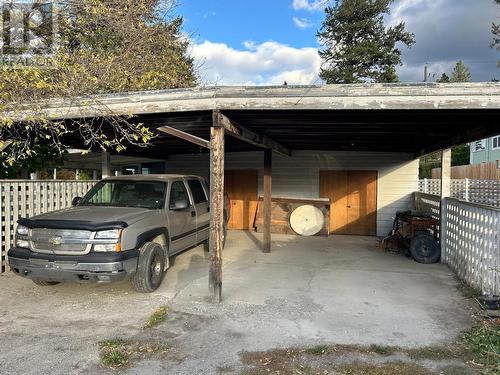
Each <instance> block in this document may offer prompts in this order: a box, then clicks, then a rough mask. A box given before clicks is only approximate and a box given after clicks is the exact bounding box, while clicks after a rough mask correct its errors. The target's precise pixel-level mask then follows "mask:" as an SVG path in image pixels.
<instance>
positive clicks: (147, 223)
mask: <svg viewBox="0 0 500 375" xmlns="http://www.w3.org/2000/svg"><path fill="white" fill-rule="evenodd" d="M208 197H209V189H208V187H207V184H206V182H205V181H204V180H203V179H202V178H201V177H198V176H185V175H135V176H118V177H111V178H106V179H104V180H102V181H100V182H98V183H97V184H96V185H95V186H94V187H93V188H92V189H91V190H90V191H89V192H88V193H87V194H86V195H85V196H84V197H83V198H81V197H75V198H74V199H73V202H72V203H73V206H72V207H70V208H66V209H63V210H58V211H54V212H50V213H46V214H42V215H38V216H34V217H31V218H22V219H20V220H18V226H17V230H16V238H15V246H14V247H13V248H11V249H10V250H9V251H8V253H7V255H8V264H9V266H10V268H11V269H12V270H13V271H14V272H15V273H16V274H17V275H20V276H23V277H27V278H30V279H32V280H33V282H34V283H35V284H38V285H55V284H58V283H60V282H63V281H76V282H111V281H116V280H122V279H124V278H127V277H129V278H130V279H131V282H132V286H133V287H134V288H135V289H136V290H137V291H139V292H146V293H147V292H152V291H154V290H156V289H157V288H158V287H159V286H160V284H161V282H162V280H163V277H164V275H165V272H166V271H167V269H168V268H169V267H170V257H171V256H173V255H175V254H178V253H179V252H181V251H184V250H186V249H189V248H192V247H194V246H197V245H199V244H203V245H204V247H205V250H208V233H209V221H210V206H209V200H208ZM229 214H230V212H229V204H228V199H227V196H226V197H225V207H224V237H223V243H225V238H226V231H227V229H226V228H227V221H228V219H229Z"/></svg>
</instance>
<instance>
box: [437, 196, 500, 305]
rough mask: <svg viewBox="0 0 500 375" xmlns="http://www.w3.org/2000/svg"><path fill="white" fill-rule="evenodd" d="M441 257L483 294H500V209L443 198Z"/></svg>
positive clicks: (458, 274)
mask: <svg viewBox="0 0 500 375" xmlns="http://www.w3.org/2000/svg"><path fill="white" fill-rule="evenodd" d="M444 205H445V211H444V218H445V221H444V226H445V227H444V239H443V241H442V244H443V245H442V250H441V251H442V261H443V263H445V264H447V265H448V266H449V267H450V268H451V269H452V270H453V271H454V272H455V273H456V274H457V276H458V277H459V278H460V279H461V280H462V281H464V282H466V283H467V284H468V285H470V286H472V287H475V288H478V289H479V290H481V291H482V293H483V294H484V295H489V296H493V295H500V210H499V209H496V208H488V207H484V206H480V205H476V204H471V203H466V202H463V201H460V200H458V199H453V198H446V199H445V203H444Z"/></svg>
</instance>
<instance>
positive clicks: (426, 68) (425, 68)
mask: <svg viewBox="0 0 500 375" xmlns="http://www.w3.org/2000/svg"><path fill="white" fill-rule="evenodd" d="M428 69H429V68H428V67H427V64H425V67H424V82H427V77H429V75H428V73H427V72H428Z"/></svg>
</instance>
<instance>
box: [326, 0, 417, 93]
mask: <svg viewBox="0 0 500 375" xmlns="http://www.w3.org/2000/svg"><path fill="white" fill-rule="evenodd" d="M392 2H393V0H339V1H338V2H336V4H335V5H334V6H330V7H327V8H326V9H325V13H326V18H325V21H324V22H323V25H322V27H321V30H320V31H319V32H318V36H319V38H320V40H321V41H322V43H323V46H324V49H323V50H321V51H320V52H319V54H320V56H321V57H322V59H323V62H324V66H325V67H324V68H322V69H321V72H320V76H321V78H322V79H324V80H325V81H326V82H327V83H359V82H364V81H374V82H397V81H398V77H397V75H396V70H395V67H396V66H398V65H401V51H400V50H399V48H397V47H396V43H398V42H401V43H403V44H405V45H406V46H408V47H410V46H412V45H413V44H414V43H415V39H414V35H413V34H411V33H409V32H407V31H406V30H405V23H404V22H401V23H399V24H397V25H395V26H392V27H389V28H387V29H386V27H385V26H384V19H383V17H384V14H388V13H389V7H390V5H391V3H392Z"/></svg>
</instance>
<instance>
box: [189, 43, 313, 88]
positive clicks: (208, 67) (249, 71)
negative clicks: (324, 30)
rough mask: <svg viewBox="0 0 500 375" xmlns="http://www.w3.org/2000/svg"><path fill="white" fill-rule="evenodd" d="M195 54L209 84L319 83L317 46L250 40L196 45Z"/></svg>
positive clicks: (193, 51)
mask: <svg viewBox="0 0 500 375" xmlns="http://www.w3.org/2000/svg"><path fill="white" fill-rule="evenodd" d="M191 54H192V56H193V57H194V58H195V61H196V62H197V64H198V65H201V72H200V73H201V75H202V77H203V81H204V83H206V84H219V85H281V84H283V82H285V81H286V82H287V83H288V84H290V85H308V84H313V83H319V78H318V74H319V70H320V67H321V58H320V57H319V55H318V50H317V49H316V48H293V47H290V46H287V45H285V44H281V43H277V42H274V41H268V42H264V43H260V44H259V43H255V42H251V41H247V42H245V43H244V45H243V48H242V49H235V48H232V47H229V46H228V45H227V44H225V43H214V42H211V41H205V42H203V43H199V44H193V46H192V50H191Z"/></svg>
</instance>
